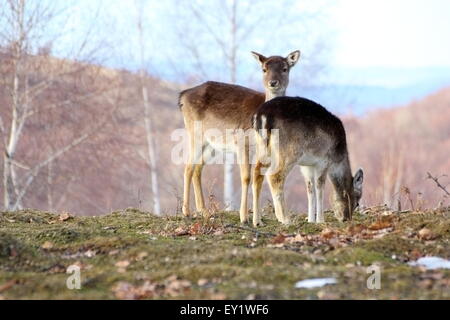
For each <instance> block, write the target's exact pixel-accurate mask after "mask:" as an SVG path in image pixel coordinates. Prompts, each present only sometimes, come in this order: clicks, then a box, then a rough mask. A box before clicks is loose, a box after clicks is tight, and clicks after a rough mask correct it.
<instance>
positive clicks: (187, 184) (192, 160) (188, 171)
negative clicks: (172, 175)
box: [182, 139, 203, 217]
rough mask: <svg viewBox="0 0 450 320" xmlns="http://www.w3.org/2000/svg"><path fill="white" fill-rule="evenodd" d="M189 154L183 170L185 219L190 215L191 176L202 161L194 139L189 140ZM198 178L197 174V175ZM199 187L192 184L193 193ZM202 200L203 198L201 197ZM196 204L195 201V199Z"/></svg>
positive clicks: (200, 152)
mask: <svg viewBox="0 0 450 320" xmlns="http://www.w3.org/2000/svg"><path fill="white" fill-rule="evenodd" d="M189 147H190V150H189V151H190V152H189V160H188V163H187V164H186V166H185V168H184V186H183V208H182V211H183V215H184V216H186V217H189V216H190V215H191V212H190V208H189V207H190V197H191V180H192V176H193V174H194V170H195V168H196V166H197V165H198V164H199V163H202V162H201V159H202V153H203V152H202V148H200V150H198V151H196V148H195V141H194V139H191V141H190V146H189ZM197 177H198V173H197ZM200 178H201V169H200ZM199 180H200V179H198V180H197V181H196V182H198V181H199ZM198 187H199V185H198V183H197V184H194V191H196V192H197V189H198ZM200 191H201V182H200ZM202 198H203V196H202ZM196 202H197V199H196Z"/></svg>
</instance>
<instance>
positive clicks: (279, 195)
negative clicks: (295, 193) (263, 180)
mask: <svg viewBox="0 0 450 320" xmlns="http://www.w3.org/2000/svg"><path fill="white" fill-rule="evenodd" d="M285 179H286V171H285V170H280V171H278V172H277V173H275V174H273V175H269V176H268V180H269V187H270V192H271V193H272V200H273V203H274V207H275V216H276V217H277V219H278V221H280V222H281V223H283V224H289V222H290V220H289V217H288V215H287V214H286V212H285V207H284V192H283V188H284V181H285Z"/></svg>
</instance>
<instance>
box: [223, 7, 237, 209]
mask: <svg viewBox="0 0 450 320" xmlns="http://www.w3.org/2000/svg"><path fill="white" fill-rule="evenodd" d="M236 12H237V2H236V0H232V4H231V15H230V37H231V47H230V52H229V53H228V57H227V58H228V64H229V68H230V82H231V83H232V84H236V67H237V63H236V53H237V43H236V33H237V25H236V18H237V17H236ZM233 158H234V154H231V153H225V165H224V179H223V202H224V204H225V209H226V210H234V209H235V205H234V202H233V200H234V199H233V196H234V185H233V164H232V161H233Z"/></svg>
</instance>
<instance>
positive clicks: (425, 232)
mask: <svg viewBox="0 0 450 320" xmlns="http://www.w3.org/2000/svg"><path fill="white" fill-rule="evenodd" d="M434 238H435V235H434V234H433V232H432V231H431V230H430V229H427V228H423V229H421V230H420V231H419V239H421V240H432V239H434Z"/></svg>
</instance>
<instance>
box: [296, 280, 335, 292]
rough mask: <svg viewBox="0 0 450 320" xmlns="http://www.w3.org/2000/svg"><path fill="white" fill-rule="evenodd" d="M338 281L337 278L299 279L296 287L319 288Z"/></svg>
mask: <svg viewBox="0 0 450 320" xmlns="http://www.w3.org/2000/svg"><path fill="white" fill-rule="evenodd" d="M336 283H337V281H336V279H335V278H315V279H306V280H302V281H298V282H297V283H296V284H295V287H296V288H297V289H300V288H306V289H311V288H319V287H323V286H326V285H328V284H336Z"/></svg>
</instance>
